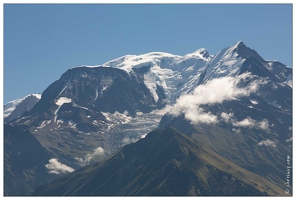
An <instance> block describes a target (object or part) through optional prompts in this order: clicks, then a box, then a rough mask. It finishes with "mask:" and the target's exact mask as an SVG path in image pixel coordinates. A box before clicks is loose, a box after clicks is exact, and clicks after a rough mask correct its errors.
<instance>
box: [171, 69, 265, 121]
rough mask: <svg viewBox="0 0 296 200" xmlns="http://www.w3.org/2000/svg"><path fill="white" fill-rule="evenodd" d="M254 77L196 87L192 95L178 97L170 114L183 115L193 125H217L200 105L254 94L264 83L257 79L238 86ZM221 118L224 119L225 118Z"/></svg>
mask: <svg viewBox="0 0 296 200" xmlns="http://www.w3.org/2000/svg"><path fill="white" fill-rule="evenodd" d="M254 77H255V76H253V75H251V74H250V73H245V74H241V75H238V76H236V77H221V78H216V79H213V80H210V81H208V82H207V83H206V84H203V85H199V86H197V87H196V88H195V90H194V91H193V93H192V94H186V95H182V96H180V97H179V98H178V99H177V101H176V104H175V105H174V106H173V109H172V111H171V112H170V114H172V115H173V116H179V115H180V114H184V115H185V118H186V119H188V120H189V121H191V123H193V124H197V123H217V122H218V118H217V116H215V115H213V114H212V113H210V112H205V111H204V109H202V108H201V107H200V105H204V104H216V103H222V102H223V101H225V100H232V99H235V98H238V97H242V96H249V95H250V94H251V93H253V92H256V91H257V90H258V88H259V85H260V84H264V83H265V81H264V80H263V79H261V78H257V79H254V80H253V81H251V82H250V83H249V84H248V85H246V86H244V87H239V86H238V85H239V84H241V83H246V81H247V80H250V79H252V78H254ZM243 85H245V84H243ZM222 117H224V118H225V117H227V116H222ZM225 119H226V118H225Z"/></svg>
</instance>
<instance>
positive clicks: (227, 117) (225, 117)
mask: <svg viewBox="0 0 296 200" xmlns="http://www.w3.org/2000/svg"><path fill="white" fill-rule="evenodd" d="M232 117H233V113H225V112H222V113H221V118H222V120H223V121H225V122H226V123H227V122H229V121H230V120H231V119H232Z"/></svg>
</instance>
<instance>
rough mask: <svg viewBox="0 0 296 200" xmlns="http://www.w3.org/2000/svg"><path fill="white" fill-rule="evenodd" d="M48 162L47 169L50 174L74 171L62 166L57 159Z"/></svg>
mask: <svg viewBox="0 0 296 200" xmlns="http://www.w3.org/2000/svg"><path fill="white" fill-rule="evenodd" d="M48 162H49V164H46V165H45V167H46V168H47V169H48V170H49V173H51V174H60V173H68V172H73V171H74V169H73V168H71V167H69V166H67V165H65V164H62V163H61V162H59V161H58V159H56V158H52V159H50V160H49V161H48Z"/></svg>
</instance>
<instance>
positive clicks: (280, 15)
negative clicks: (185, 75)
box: [3, 4, 292, 103]
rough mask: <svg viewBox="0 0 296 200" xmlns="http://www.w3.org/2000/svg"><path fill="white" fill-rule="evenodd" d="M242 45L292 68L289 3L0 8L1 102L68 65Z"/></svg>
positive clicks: (41, 84)
mask: <svg viewBox="0 0 296 200" xmlns="http://www.w3.org/2000/svg"><path fill="white" fill-rule="evenodd" d="M240 40H242V41H243V42H244V43H245V44H246V45H247V46H249V47H250V48H252V49H255V50H256V51H257V52H258V53H259V54H260V55H261V56H262V57H263V58H264V59H267V60H279V61H280V62H282V63H284V64H286V65H289V66H292V4H284V5H279V4H256V5H251V4H237V5H233V4H212V5H209V4H194V5H192V4H191V5H182V4H178V5H174V4H157V5H156V4H152V5H132V4H123V5H106V4H84V5H83V4H76V5H69V4H68V5H67V4H43V5H42V4H40V5H34V4H27V5H18V4H4V73H3V75H4V103H7V102H8V101H10V100H14V99H17V98H21V97H23V96H26V95H27V94H30V93H42V92H43V91H44V90H45V89H46V88H47V87H48V86H49V85H50V84H51V83H52V82H54V81H55V80H58V79H59V78H60V76H61V75H62V74H63V73H64V72H65V71H66V70H67V69H69V68H71V67H74V66H78V65H97V64H103V63H105V62H107V61H109V60H111V59H114V58H117V57H120V56H123V55H126V54H143V53H147V52H152V51H161V52H168V53H172V54H176V55H185V54H187V53H190V52H193V51H195V50H197V49H199V48H201V47H204V48H205V49H207V50H208V51H209V53H210V54H213V55H215V54H216V53H218V51H219V50H221V49H223V48H225V47H228V46H230V45H233V44H234V43H236V42H237V41H240Z"/></svg>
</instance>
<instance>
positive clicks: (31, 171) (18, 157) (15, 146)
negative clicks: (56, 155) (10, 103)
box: [4, 124, 56, 196]
mask: <svg viewBox="0 0 296 200" xmlns="http://www.w3.org/2000/svg"><path fill="white" fill-rule="evenodd" d="M50 158H51V153H49V151H47V150H46V149H45V148H44V147H43V146H42V145H41V144H40V143H39V141H38V140H37V139H36V138H35V137H34V136H33V135H32V134H31V133H30V132H29V131H23V130H22V129H21V128H20V127H11V126H9V125H7V124H5V125H4V183H5V184H4V195H5V196H15V195H19V194H22V195H29V194H30V193H32V192H33V190H34V188H35V187H37V186H38V185H40V184H45V183H47V182H48V180H52V179H53V178H55V177H56V176H53V175H52V174H48V172H47V171H48V170H47V169H46V168H45V164H46V163H48V160H49V159H50Z"/></svg>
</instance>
